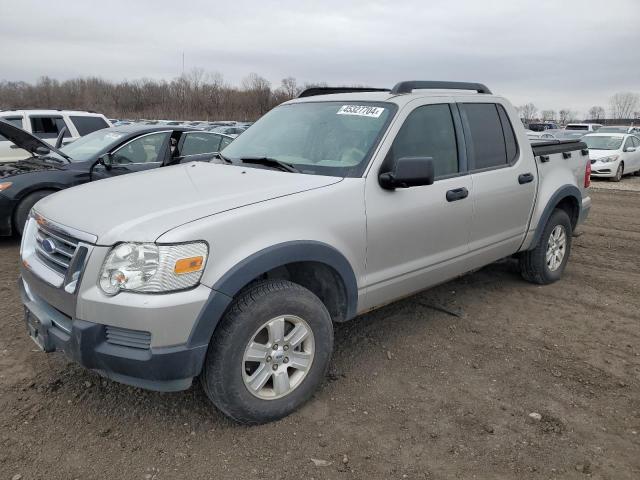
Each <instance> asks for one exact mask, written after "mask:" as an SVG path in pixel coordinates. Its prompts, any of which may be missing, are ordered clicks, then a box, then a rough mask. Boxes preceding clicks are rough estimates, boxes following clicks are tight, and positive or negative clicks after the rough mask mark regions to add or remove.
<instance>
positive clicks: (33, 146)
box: [0, 120, 69, 158]
mask: <svg viewBox="0 0 640 480" xmlns="http://www.w3.org/2000/svg"><path fill="white" fill-rule="evenodd" d="M0 135H2V136H3V137H5V138H6V139H7V140H9V141H10V142H13V143H15V144H16V145H17V146H18V147H20V148H22V149H24V150H26V151H27V152H29V153H30V154H31V155H39V154H41V152H38V151H37V150H38V148H40V149H42V148H46V149H47V151H49V152H55V153H57V154H58V155H60V156H61V157H62V158H69V156H68V155H65V154H64V153H62V152H61V151H60V150H58V149H57V148H55V147H54V146H53V145H49V144H48V143H47V142H44V141H42V140H40V139H39V138H38V137H36V136H34V135H31V134H30V133H29V132H27V131H26V130H23V129H21V128H19V127H16V126H15V125H12V124H11V123H9V122H5V121H4V120H0Z"/></svg>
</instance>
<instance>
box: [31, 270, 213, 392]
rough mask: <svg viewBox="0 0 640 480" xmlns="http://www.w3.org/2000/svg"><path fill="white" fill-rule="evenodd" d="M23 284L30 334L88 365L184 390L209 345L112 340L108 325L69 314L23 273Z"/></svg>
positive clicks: (151, 386)
mask: <svg viewBox="0 0 640 480" xmlns="http://www.w3.org/2000/svg"><path fill="white" fill-rule="evenodd" d="M19 288H20V294H21V296H22V302H23V304H24V306H25V320H26V321H27V327H29V330H30V334H31V336H32V337H34V336H35V335H37V337H38V340H39V341H38V342H37V343H39V344H40V346H41V347H42V348H43V350H45V351H47V352H52V351H56V350H59V351H63V352H64V353H65V355H66V356H67V357H69V358H70V359H71V360H73V361H75V362H77V363H79V364H80V365H82V366H83V367H85V368H88V369H91V370H95V371H97V372H98V373H100V374H101V375H103V376H105V377H107V378H110V379H112V380H115V381H118V382H121V383H125V384H128V385H133V386H136V387H140V388H145V389H148V390H157V391H178V390H185V389H187V388H189V386H190V385H191V382H192V380H193V377H195V376H197V375H199V374H200V370H201V369H202V365H203V362H204V358H205V355H206V352H207V345H199V346H188V345H178V346H174V347H151V346H149V347H148V348H132V347H129V346H122V345H114V344H112V343H110V342H109V341H108V326H107V325H103V324H100V323H93V322H88V321H85V320H80V319H77V318H70V317H69V316H67V315H65V314H64V313H62V312H61V311H60V310H58V309H56V308H54V307H53V306H52V305H50V304H49V303H47V302H46V301H44V300H42V299H41V298H40V297H38V296H37V295H36V294H35V293H34V292H33V291H31V290H30V288H29V285H28V283H27V282H25V280H24V279H23V278H22V277H21V278H20V280H19ZM177 320H178V319H177ZM34 330H35V332H34ZM36 332H37V333H36Z"/></svg>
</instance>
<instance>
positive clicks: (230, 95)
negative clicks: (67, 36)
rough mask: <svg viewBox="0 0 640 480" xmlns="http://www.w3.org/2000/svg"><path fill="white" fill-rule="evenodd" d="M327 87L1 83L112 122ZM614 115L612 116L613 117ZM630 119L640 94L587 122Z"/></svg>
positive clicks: (232, 112) (253, 108)
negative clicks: (97, 115) (110, 119)
mask: <svg viewBox="0 0 640 480" xmlns="http://www.w3.org/2000/svg"><path fill="white" fill-rule="evenodd" d="M313 86H326V83H323V82H322V83H317V84H313V85H312V84H305V85H303V86H300V85H298V83H297V81H296V79H295V78H293V77H287V78H284V79H282V81H281V82H280V84H279V85H277V86H276V87H274V86H272V85H271V83H270V82H269V81H268V80H266V79H265V78H263V77H261V76H260V75H258V74H256V73H250V74H249V75H247V76H246V77H245V78H244V79H243V80H242V82H241V84H240V86H239V87H237V86H232V85H230V84H228V83H227V82H225V81H224V79H223V77H222V75H220V74H219V73H206V72H204V70H201V69H194V70H192V71H191V72H190V73H188V74H183V75H181V76H180V77H177V78H175V79H173V80H169V81H167V80H154V79H145V78H143V79H140V80H132V81H129V80H125V81H122V82H111V81H108V80H104V79H101V78H96V77H87V78H75V79H71V80H64V81H59V80H55V79H52V78H50V77H46V76H45V77H41V78H40V79H38V80H37V81H36V82H35V83H27V82H9V81H0V109H4V110H9V109H18V108H20V109H23V108H47V109H49V108H52V109H65V110H73V109H76V110H92V111H96V112H100V113H104V114H105V115H106V116H108V117H110V118H113V117H115V118H131V119H141V118H148V119H174V120H245V121H252V120H256V119H257V118H259V117H260V116H262V115H264V114H265V113H266V112H268V111H269V110H270V109H271V108H273V107H274V106H276V105H278V104H279V103H282V102H285V101H287V100H290V99H292V98H295V97H297V96H298V94H299V93H300V92H301V91H302V90H303V89H304V88H309V87H313ZM517 109H518V112H519V113H520V116H521V117H522V119H523V120H524V121H525V123H529V122H533V121H556V122H559V123H562V124H566V123H569V122H574V121H577V120H578V113H577V112H575V111H574V110H571V109H569V108H563V109H560V110H558V111H557V112H556V111H555V110H541V111H540V110H538V108H537V107H536V106H535V105H534V104H533V103H527V104H525V105H521V106H519V107H517ZM607 113H608V116H607ZM607 118H608V119H613V120H616V119H617V120H629V119H636V118H640V95H638V94H637V93H632V92H620V93H616V94H615V95H613V96H612V97H611V98H610V101H609V110H608V112H607V111H606V110H605V109H604V107H602V106H598V105H594V106H593V107H591V108H590V109H589V112H588V118H587V120H590V121H595V122H602V121H604V120H605V119H607Z"/></svg>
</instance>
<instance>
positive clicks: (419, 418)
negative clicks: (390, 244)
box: [0, 179, 640, 480]
mask: <svg viewBox="0 0 640 480" xmlns="http://www.w3.org/2000/svg"><path fill="white" fill-rule="evenodd" d="M631 181H632V182H637V180H635V179H633V180H631ZM594 183H596V184H597V186H598V187H600V186H601V185H600V182H594ZM627 183H629V180H628V179H625V180H623V182H622V185H626V184H627ZM602 185H605V183H604V182H602ZM607 185H608V183H607ZM592 194H593V200H594V207H593V210H592V214H591V217H590V219H589V221H588V223H587V225H586V226H585V227H584V228H583V232H584V234H583V235H582V236H580V237H578V238H576V239H575V240H574V248H573V252H572V258H571V260H570V262H569V265H568V268H567V271H566V274H565V277H564V279H563V280H562V281H560V282H559V283H556V284H554V285H550V286H544V287H541V286H536V285H531V284H528V283H526V282H524V281H523V280H521V279H520V277H519V275H518V273H517V270H516V268H515V265H514V263H513V262H512V261H503V262H499V263H496V264H494V265H491V266H489V267H487V268H484V269H482V270H480V271H478V272H476V273H473V274H470V275H467V276H465V277H462V278H460V279H458V280H455V281H453V282H449V283H447V284H445V285H442V286H440V287H438V288H435V289H433V290H430V291H427V292H424V293H422V294H419V295H416V296H413V297H411V298H408V299H406V300H403V301H400V302H398V303H395V304H393V305H390V306H388V307H386V308H383V309H380V310H378V311H376V312H373V313H371V314H368V315H365V316H362V317H360V318H358V319H356V320H354V321H352V322H350V323H347V324H343V325H338V326H337V327H336V350H335V354H334V359H333V362H332V367H331V371H330V375H329V377H328V379H327V382H326V383H325V385H324V387H323V388H322V389H321V390H320V391H319V392H318V393H317V395H316V396H315V397H314V398H313V399H312V400H311V402H309V403H308V404H307V405H306V406H305V407H304V408H302V409H301V410H300V411H299V412H297V413H295V414H293V415H291V416H290V417H288V418H286V419H284V420H281V421H279V422H276V423H273V424H269V425H263V426H259V427H251V428H249V427H242V426H238V425H235V424H233V423H232V422H230V421H229V420H227V419H225V418H224V417H223V416H222V415H221V414H219V413H218V412H217V411H216V410H215V409H213V408H212V407H211V406H210V405H209V404H208V403H207V401H206V399H205V396H204V394H203V393H202V391H201V389H200V388H199V387H198V386H195V387H193V388H192V389H191V390H189V391H187V392H183V393H173V394H160V393H153V392H146V391H142V390H138V389H135V388H132V387H127V386H123V385H119V384H117V383H114V382H111V381H109V380H104V379H102V378H100V377H99V376H97V375H96V374H94V373H91V372H88V371H85V370H83V369H82V368H80V367H78V366H76V365H74V364H72V363H70V362H68V361H67V360H65V358H64V357H63V356H62V355H61V354H52V355H45V354H43V353H40V352H38V351H36V350H35V348H34V345H33V343H32V342H31V341H30V340H29V339H28V338H27V335H26V333H25V329H24V325H23V322H22V309H21V306H20V302H19V300H18V294H17V291H16V287H15V283H16V276H17V273H18V269H17V260H18V244H17V242H16V241H15V240H0V480H1V479H5V478H7V479H12V478H15V479H18V478H21V479H23V480H28V479H44V478H46V479H73V478H78V479H104V478H127V479H137V478H139V479H168V478H194V479H196V478H197V479H200V478H202V479H270V480H275V479H288V478H292V479H312V478H314V479H324V478H327V479H352V478H356V479H360V478H362V479H368V480H370V479H392V478H397V479H404V478H408V479H438V478H465V479H468V478H509V479H512V478H544V479H548V478H562V479H564V478H588V477H591V478H603V479H638V478H640V454H639V452H640V433H639V432H640V297H639V296H638V286H639V284H640V268H639V267H640V260H639V259H640V215H639V214H638V212H639V211H640V194H638V193H633V192H625V191H619V190H615V191H614V190H603V189H600V188H598V189H594V191H593V193H592ZM440 307H445V308H446V309H447V310H449V311H450V312H451V313H445V312H443V311H441V310H439V308H440Z"/></svg>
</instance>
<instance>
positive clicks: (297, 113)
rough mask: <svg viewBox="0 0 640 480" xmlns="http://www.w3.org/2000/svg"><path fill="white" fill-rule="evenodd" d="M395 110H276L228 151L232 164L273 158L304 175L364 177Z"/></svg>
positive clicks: (379, 106) (311, 106) (314, 105)
mask: <svg viewBox="0 0 640 480" xmlns="http://www.w3.org/2000/svg"><path fill="white" fill-rule="evenodd" d="M395 110H396V107H395V105H393V104H388V103H370V102H358V103H357V104H356V103H345V102H309V103H294V104H289V105H282V106H280V107H277V108H275V109H273V110H271V111H270V112H269V113H268V114H266V115H265V116H264V117H262V118H261V119H260V120H259V121H258V122H256V123H255V124H254V125H253V126H252V127H251V128H250V129H248V130H247V131H245V132H244V133H243V134H242V135H240V136H239V137H238V138H237V139H236V140H235V141H234V142H233V143H231V144H230V145H229V146H228V147H226V148H225V149H224V150H223V153H224V156H225V157H227V158H229V159H231V160H232V161H240V159H242V158H263V157H266V158H272V159H275V160H279V161H281V162H286V163H288V164H291V165H293V166H294V167H295V168H296V169H298V170H300V171H301V172H302V173H310V174H316V175H333V176H340V177H355V176H360V175H361V174H362V172H363V171H364V169H365V168H366V166H367V163H368V161H369V157H370V156H371V154H372V152H373V149H374V148H375V146H376V144H377V143H378V141H379V139H380V137H381V136H382V134H383V133H384V130H385V128H386V126H387V125H388V123H389V121H390V120H391V117H392V115H393V113H395Z"/></svg>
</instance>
